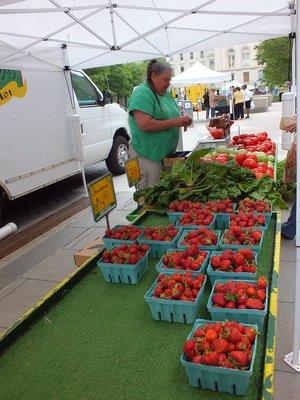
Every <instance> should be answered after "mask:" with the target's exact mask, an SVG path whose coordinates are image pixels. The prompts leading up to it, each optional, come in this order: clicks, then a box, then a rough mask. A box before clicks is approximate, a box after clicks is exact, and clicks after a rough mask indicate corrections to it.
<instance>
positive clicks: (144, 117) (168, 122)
mask: <svg viewBox="0 0 300 400" xmlns="http://www.w3.org/2000/svg"><path fill="white" fill-rule="evenodd" d="M132 113H133V116H134V119H135V120H136V124H137V126H138V128H139V129H140V130H141V131H145V132H159V131H164V130H165V129H170V128H174V127H178V128H179V127H181V126H189V125H190V124H191V122H192V120H191V118H189V117H187V116H183V117H176V118H172V119H165V120H158V119H154V118H153V117H152V116H151V115H149V114H146V113H144V112H142V111H138V110H134V111H132Z"/></svg>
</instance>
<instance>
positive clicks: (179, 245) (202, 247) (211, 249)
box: [177, 229, 221, 252]
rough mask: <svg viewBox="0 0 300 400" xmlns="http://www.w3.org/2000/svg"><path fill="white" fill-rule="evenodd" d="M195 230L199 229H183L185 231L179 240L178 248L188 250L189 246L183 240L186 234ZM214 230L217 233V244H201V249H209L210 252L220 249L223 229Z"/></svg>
mask: <svg viewBox="0 0 300 400" xmlns="http://www.w3.org/2000/svg"><path fill="white" fill-rule="evenodd" d="M193 230H197V229H183V232H182V234H181V236H180V238H179V240H178V244H177V248H178V249H180V250H186V249H187V248H188V247H189V246H188V245H185V244H181V242H182V241H183V239H184V238H185V236H186V235H187V234H188V233H189V232H192V231H193ZM213 232H214V233H215V234H216V235H217V243H216V244H212V245H199V246H198V248H199V249H200V250H207V251H209V252H212V251H215V250H217V249H218V247H219V241H220V237H221V231H218V230H213Z"/></svg>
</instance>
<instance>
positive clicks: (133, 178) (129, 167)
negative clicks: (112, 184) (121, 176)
mask: <svg viewBox="0 0 300 400" xmlns="http://www.w3.org/2000/svg"><path fill="white" fill-rule="evenodd" d="M125 170H126V174H127V180H128V185H129V187H132V186H134V185H136V184H137V183H138V182H139V181H140V180H141V177H142V175H141V170H140V164H139V160H138V157H133V158H130V159H129V160H127V161H126V163H125Z"/></svg>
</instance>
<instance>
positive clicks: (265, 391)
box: [261, 213, 281, 400]
mask: <svg viewBox="0 0 300 400" xmlns="http://www.w3.org/2000/svg"><path fill="white" fill-rule="evenodd" d="M280 232H281V214H280V213H276V229H275V248H274V260H273V261H274V265H273V273H272V281H271V289H270V301H269V320H268V331H267V338H266V348H265V364H264V380H263V387H262V396H261V400H272V399H273V396H274V369H275V342H276V324H277V311H278V285H279V270H280V243H281V235H280Z"/></svg>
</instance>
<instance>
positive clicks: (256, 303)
mask: <svg viewBox="0 0 300 400" xmlns="http://www.w3.org/2000/svg"><path fill="white" fill-rule="evenodd" d="M245 306H246V308H251V309H257V310H263V309H264V305H263V303H262V301H261V300H259V299H248V300H247V301H246V303H245Z"/></svg>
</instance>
